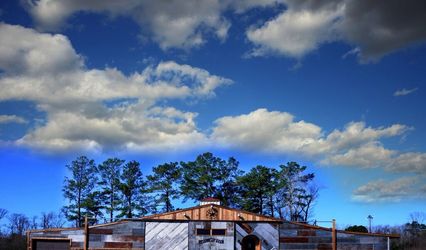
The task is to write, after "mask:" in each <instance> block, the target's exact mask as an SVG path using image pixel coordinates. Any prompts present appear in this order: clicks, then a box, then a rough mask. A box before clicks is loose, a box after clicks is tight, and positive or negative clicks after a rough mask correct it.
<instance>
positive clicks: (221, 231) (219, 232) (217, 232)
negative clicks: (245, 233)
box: [212, 229, 226, 235]
mask: <svg viewBox="0 0 426 250" xmlns="http://www.w3.org/2000/svg"><path fill="white" fill-rule="evenodd" d="M225 234H226V229H212V235H225Z"/></svg>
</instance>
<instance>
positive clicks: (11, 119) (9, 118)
mask: <svg viewBox="0 0 426 250" xmlns="http://www.w3.org/2000/svg"><path fill="white" fill-rule="evenodd" d="M4 123H20V124H25V123H28V121H27V120H26V119H25V118H23V117H20V116H16V115H0V124H4Z"/></svg>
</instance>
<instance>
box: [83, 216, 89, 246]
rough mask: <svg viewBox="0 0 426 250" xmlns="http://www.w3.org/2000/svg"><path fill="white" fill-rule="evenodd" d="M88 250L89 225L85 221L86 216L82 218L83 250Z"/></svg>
mask: <svg viewBox="0 0 426 250" xmlns="http://www.w3.org/2000/svg"><path fill="white" fill-rule="evenodd" d="M88 249H89V223H88V220H87V215H86V217H85V218H84V250H88Z"/></svg>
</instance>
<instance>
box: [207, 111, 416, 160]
mask: <svg viewBox="0 0 426 250" xmlns="http://www.w3.org/2000/svg"><path fill="white" fill-rule="evenodd" d="M215 125H216V126H215V127H214V128H213V133H212V138H213V139H214V140H215V141H217V142H218V143H220V144H223V145H227V146H229V147H237V148H240V149H245V150H253V151H261V152H269V153H279V154H302V155H305V156H310V157H315V158H317V159H318V160H320V161H321V162H322V163H323V164H327V165H343V166H358V167H378V166H383V164H384V163H388V162H389V161H390V160H391V159H392V157H393V156H394V155H396V154H397V152H394V151H392V150H388V149H385V148H384V147H383V146H382V145H381V143H380V141H379V140H380V139H381V138H385V137H392V136H398V135H402V134H403V133H405V132H406V131H407V130H409V128H408V127H406V126H404V125H400V124H394V125H392V126H389V127H379V128H371V127H366V125H365V123H363V122H351V123H349V124H347V125H346V126H345V128H344V129H343V130H338V129H335V130H333V131H332V132H330V133H329V134H328V135H325V134H324V132H323V131H322V129H321V127H320V126H318V125H316V124H313V123H309V122H305V121H303V120H302V121H295V119H294V116H293V115H291V114H289V113H285V112H277V111H268V110H266V109H258V110H256V111H253V112H251V113H249V114H245V115H239V116H234V117H231V116H227V117H222V118H219V119H218V120H216V122H215Z"/></svg>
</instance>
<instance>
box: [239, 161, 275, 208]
mask: <svg viewBox="0 0 426 250" xmlns="http://www.w3.org/2000/svg"><path fill="white" fill-rule="evenodd" d="M276 176H277V171H276V170H275V169H272V168H268V167H265V166H260V165H258V166H256V167H254V168H252V169H251V170H250V172H248V173H246V174H245V175H243V176H241V177H239V178H238V184H239V186H240V194H241V197H242V200H241V206H242V208H243V209H244V210H247V211H251V212H254V213H259V214H265V212H264V211H265V210H267V209H269V214H270V215H273V211H274V208H273V203H271V202H272V200H271V199H272V197H273V194H274V192H275V190H276V185H277V182H276Z"/></svg>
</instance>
